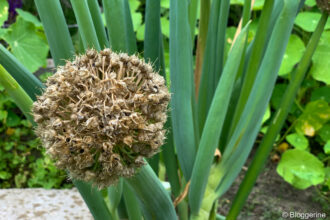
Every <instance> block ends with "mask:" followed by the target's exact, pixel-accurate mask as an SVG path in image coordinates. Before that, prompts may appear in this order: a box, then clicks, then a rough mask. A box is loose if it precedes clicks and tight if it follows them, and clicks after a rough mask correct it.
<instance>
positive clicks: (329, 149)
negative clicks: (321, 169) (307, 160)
mask: <svg viewBox="0 0 330 220" xmlns="http://www.w3.org/2000/svg"><path fill="white" fill-rule="evenodd" d="M323 149H324V153H326V154H330V140H329V141H327V143H326V144H325V145H324V148H323Z"/></svg>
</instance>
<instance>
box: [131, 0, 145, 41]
mask: <svg viewBox="0 0 330 220" xmlns="http://www.w3.org/2000/svg"><path fill="white" fill-rule="evenodd" d="M129 6H130V10H131V16H132V22H133V28H134V31H137V30H138V29H139V27H140V26H141V25H142V14H141V13H140V12H137V11H136V10H137V9H138V8H139V6H140V1H138V0H129ZM142 40H143V39H142Z"/></svg>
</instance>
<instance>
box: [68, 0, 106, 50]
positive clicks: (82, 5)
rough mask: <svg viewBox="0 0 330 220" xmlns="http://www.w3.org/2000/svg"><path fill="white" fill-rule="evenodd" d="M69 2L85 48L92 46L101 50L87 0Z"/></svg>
mask: <svg viewBox="0 0 330 220" xmlns="http://www.w3.org/2000/svg"><path fill="white" fill-rule="evenodd" d="M71 4H72V7H73V11H74V14H75V16H76V19H77V22H78V30H79V33H80V36H81V38H82V41H83V44H84V48H85V50H87V49H90V48H94V49H96V50H98V51H99V50H101V47H100V44H99V41H98V38H97V35H96V31H95V27H94V24H93V20H92V16H91V14H90V11H89V8H88V5H87V1H86V0H71Z"/></svg>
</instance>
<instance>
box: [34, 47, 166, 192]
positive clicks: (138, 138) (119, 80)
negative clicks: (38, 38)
mask: <svg viewBox="0 0 330 220" xmlns="http://www.w3.org/2000/svg"><path fill="white" fill-rule="evenodd" d="M46 85H47V88H46V89H45V91H44V93H43V95H42V96H40V97H38V100H37V101H36V102H35V103H34V104H33V114H34V118H35V121H36V122H37V124H38V126H37V128H36V133H37V134H38V136H39V137H40V138H41V140H42V142H43V144H44V146H45V148H46V149H47V153H48V154H49V155H50V156H51V157H52V158H53V159H54V160H55V161H56V165H57V166H58V167H59V168H62V169H66V170H68V171H69V174H70V176H71V177H73V178H77V179H80V180H84V181H88V182H92V183H93V184H94V185H96V186H98V187H99V188H104V187H107V186H109V185H111V184H113V183H115V182H116V181H117V180H118V178H119V177H129V176H132V175H133V174H134V172H135V170H136V168H138V167H141V166H142V165H143V164H144V162H143V157H151V156H152V155H154V154H155V153H157V152H158V151H159V148H160V146H161V145H162V144H163V141H164V138H165V130H164V128H163V125H164V123H165V121H166V113H167V105H168V102H169V100H170V94H169V92H168V89H167V87H166V86H165V80H164V78H163V77H162V76H160V75H159V74H157V73H155V72H154V71H153V70H152V67H151V65H150V64H147V63H145V62H144V61H143V60H140V59H139V58H138V57H136V56H128V55H127V54H125V53H120V54H117V53H114V52H112V51H111V50H110V49H104V50H103V51H101V52H100V53H98V52H96V51H95V50H93V49H91V50H88V51H87V52H86V54H85V55H81V56H77V57H76V58H75V60H74V61H72V62H69V61H68V62H67V63H66V65H65V66H61V67H59V68H58V70H57V72H56V73H55V74H54V75H53V76H51V77H49V78H48V80H47V83H46Z"/></svg>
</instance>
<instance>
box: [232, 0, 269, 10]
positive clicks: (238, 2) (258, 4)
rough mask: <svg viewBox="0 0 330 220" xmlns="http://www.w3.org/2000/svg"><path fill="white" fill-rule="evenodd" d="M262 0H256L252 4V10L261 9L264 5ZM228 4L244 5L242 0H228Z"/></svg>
mask: <svg viewBox="0 0 330 220" xmlns="http://www.w3.org/2000/svg"><path fill="white" fill-rule="evenodd" d="M264 2H265V0H256V1H255V3H254V5H253V10H261V9H262V8H263V6H264ZM230 4H235V5H244V0H233V1H230Z"/></svg>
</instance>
